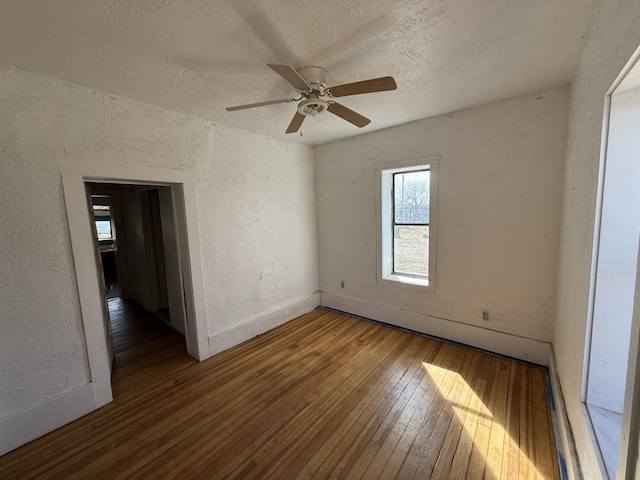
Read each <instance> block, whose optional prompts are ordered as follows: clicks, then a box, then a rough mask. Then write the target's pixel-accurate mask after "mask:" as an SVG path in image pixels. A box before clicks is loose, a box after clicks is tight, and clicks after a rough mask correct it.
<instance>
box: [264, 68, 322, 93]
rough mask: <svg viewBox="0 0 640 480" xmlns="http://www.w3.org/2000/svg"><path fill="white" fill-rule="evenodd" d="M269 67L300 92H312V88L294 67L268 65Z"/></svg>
mask: <svg viewBox="0 0 640 480" xmlns="http://www.w3.org/2000/svg"><path fill="white" fill-rule="evenodd" d="M267 65H268V66H269V68H271V69H272V70H273V71H274V72H276V73H277V74H278V75H280V76H281V77H282V78H284V79H285V80H286V81H287V82H289V83H290V84H291V85H293V86H294V87H295V88H297V89H298V90H307V91H311V86H310V85H309V84H308V83H307V81H306V80H305V79H304V78H302V77H301V76H300V74H299V73H298V72H296V70H295V69H294V68H293V67H290V66H289V65H274V64H273V63H267Z"/></svg>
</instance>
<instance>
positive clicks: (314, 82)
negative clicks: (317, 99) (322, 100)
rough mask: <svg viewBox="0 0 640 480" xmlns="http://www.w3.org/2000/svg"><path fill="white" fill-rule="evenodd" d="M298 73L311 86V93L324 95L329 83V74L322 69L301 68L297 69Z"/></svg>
mask: <svg viewBox="0 0 640 480" xmlns="http://www.w3.org/2000/svg"><path fill="white" fill-rule="evenodd" d="M298 73H299V74H300V76H301V77H302V78H304V79H305V81H306V82H307V83H308V84H309V86H311V88H312V89H313V92H315V93H318V94H319V95H323V94H324V89H325V88H327V82H328V81H329V72H327V71H326V70H325V69H324V68H322V67H302V68H300V69H298Z"/></svg>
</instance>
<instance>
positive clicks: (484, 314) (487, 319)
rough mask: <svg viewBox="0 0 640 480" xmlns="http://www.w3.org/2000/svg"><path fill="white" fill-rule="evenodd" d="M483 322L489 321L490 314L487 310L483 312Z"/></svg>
mask: <svg viewBox="0 0 640 480" xmlns="http://www.w3.org/2000/svg"><path fill="white" fill-rule="evenodd" d="M482 320H484V321H485V322H488V321H489V312H488V311H486V310H483V311H482Z"/></svg>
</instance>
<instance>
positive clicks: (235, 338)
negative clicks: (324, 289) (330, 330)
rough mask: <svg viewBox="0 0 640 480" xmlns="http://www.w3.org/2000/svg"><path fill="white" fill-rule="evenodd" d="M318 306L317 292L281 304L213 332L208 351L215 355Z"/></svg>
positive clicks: (318, 296)
mask: <svg viewBox="0 0 640 480" xmlns="http://www.w3.org/2000/svg"><path fill="white" fill-rule="evenodd" d="M319 304H320V294H319V292H314V293H311V294H309V295H306V296H304V297H301V298H297V299H295V300H292V301H290V302H286V303H282V304H280V305H278V306H277V307H276V308H275V309H272V310H270V311H268V312H264V313H261V314H260V315H257V316H255V317H253V318H250V319H248V320H244V321H243V323H242V324H240V325H236V326H234V327H231V328H228V329H226V330H222V331H220V332H215V333H214V334H213V335H211V337H209V350H210V353H211V355H215V354H217V353H220V352H222V351H224V350H227V349H229V348H231V347H234V346H236V345H239V344H240V343H242V342H245V341H247V340H250V339H252V338H254V337H256V336H257V335H260V334H262V333H265V332H267V331H269V330H272V329H273V328H276V327H278V326H280V325H283V324H285V323H287V322H288V321H290V320H293V319H294V318H296V317H299V316H300V315H304V314H305V313H308V312H310V311H311V310H313V309H314V308H316V307H317V306H318V305H319Z"/></svg>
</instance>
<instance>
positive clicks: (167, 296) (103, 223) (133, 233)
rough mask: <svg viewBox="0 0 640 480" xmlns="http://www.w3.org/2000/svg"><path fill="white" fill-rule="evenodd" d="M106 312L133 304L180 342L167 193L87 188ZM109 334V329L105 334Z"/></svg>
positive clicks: (178, 286) (166, 189) (181, 313)
mask: <svg viewBox="0 0 640 480" xmlns="http://www.w3.org/2000/svg"><path fill="white" fill-rule="evenodd" d="M87 188H88V189H89V191H90V193H91V198H92V207H93V212H92V213H93V216H94V218H95V225H96V233H97V239H96V240H97V242H98V245H97V248H98V249H99V253H100V258H101V264H102V273H103V278H104V283H105V290H106V296H107V299H109V298H111V299H112V300H109V305H110V306H115V305H116V304H117V305H118V306H117V307H116V308H117V309H118V311H119V312H122V311H123V310H122V307H121V302H119V301H116V300H114V299H115V298H117V297H119V298H120V300H121V301H133V302H135V303H137V304H138V305H139V306H141V307H142V308H144V309H145V310H147V311H149V312H151V313H153V314H155V315H156V317H157V318H158V319H159V320H161V321H164V322H165V323H167V324H168V325H169V326H171V327H172V328H173V329H174V330H176V331H178V332H179V333H180V334H181V335H183V336H185V338H186V333H187V329H186V312H185V301H184V288H183V282H182V276H181V268H180V263H181V257H180V252H179V244H178V241H177V239H178V234H177V232H176V228H177V222H176V218H175V215H174V211H173V201H172V192H171V187H170V186H166V185H164V186H163V185H137V184H135V185H134V184H109V183H95V182H87ZM107 330H108V331H110V329H107Z"/></svg>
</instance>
